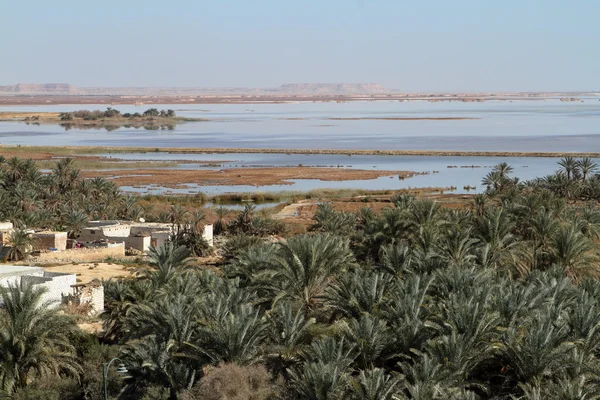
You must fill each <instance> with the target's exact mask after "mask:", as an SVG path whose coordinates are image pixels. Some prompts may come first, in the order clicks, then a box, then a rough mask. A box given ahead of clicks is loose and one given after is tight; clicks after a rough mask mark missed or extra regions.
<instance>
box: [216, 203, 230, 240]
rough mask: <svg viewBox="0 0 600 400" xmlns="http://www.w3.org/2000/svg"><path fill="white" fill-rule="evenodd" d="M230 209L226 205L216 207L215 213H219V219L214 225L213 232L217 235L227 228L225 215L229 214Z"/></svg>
mask: <svg viewBox="0 0 600 400" xmlns="http://www.w3.org/2000/svg"><path fill="white" fill-rule="evenodd" d="M229 212H230V210H229V209H228V208H225V207H217V208H216V209H215V213H216V214H217V221H216V222H215V225H214V227H213V228H214V231H213V233H214V234H215V235H220V234H221V233H223V232H225V231H226V230H227V221H225V217H226V216H227V214H229Z"/></svg>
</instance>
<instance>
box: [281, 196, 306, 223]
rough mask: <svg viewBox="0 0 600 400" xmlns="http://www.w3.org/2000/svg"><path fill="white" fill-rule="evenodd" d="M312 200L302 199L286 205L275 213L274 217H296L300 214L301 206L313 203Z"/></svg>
mask: <svg viewBox="0 0 600 400" xmlns="http://www.w3.org/2000/svg"><path fill="white" fill-rule="evenodd" d="M311 203H312V201H310V200H302V201H300V202H298V203H293V204H290V205H288V206H285V207H283V208H282V209H281V211H279V212H278V213H277V214H275V215H273V219H286V218H294V217H298V216H299V215H300V207H302V206H305V205H307V204H311Z"/></svg>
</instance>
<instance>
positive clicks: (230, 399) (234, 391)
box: [181, 364, 279, 400]
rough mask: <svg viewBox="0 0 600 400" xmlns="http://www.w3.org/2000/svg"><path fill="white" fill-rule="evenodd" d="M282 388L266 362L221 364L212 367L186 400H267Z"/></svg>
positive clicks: (186, 393)
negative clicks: (245, 364)
mask: <svg viewBox="0 0 600 400" xmlns="http://www.w3.org/2000/svg"><path fill="white" fill-rule="evenodd" d="M277 392H279V388H278V386H277V385H276V384H275V385H274V384H273V383H271V375H270V374H269V372H268V371H267V369H266V368H265V367H264V366H263V365H251V366H247V367H240V366H239V365H236V364H221V365H219V366H218V367H216V368H214V369H213V370H212V371H210V372H209V373H208V374H207V375H206V376H205V377H204V378H202V380H200V382H199V383H198V384H197V385H196V386H194V387H193V388H192V389H190V390H188V391H186V392H184V393H183V394H182V395H181V399H182V400H200V399H202V400H223V399H227V400H266V399H272V398H274V397H275V396H276V395H277Z"/></svg>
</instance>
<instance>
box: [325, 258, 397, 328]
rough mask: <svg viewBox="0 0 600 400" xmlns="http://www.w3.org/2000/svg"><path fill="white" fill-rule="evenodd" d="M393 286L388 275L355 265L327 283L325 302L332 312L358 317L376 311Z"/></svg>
mask: <svg viewBox="0 0 600 400" xmlns="http://www.w3.org/2000/svg"><path fill="white" fill-rule="evenodd" d="M395 289H396V286H395V282H394V280H393V277H392V276H391V275H389V274H384V273H373V272H370V271H365V270H362V269H357V270H356V271H353V272H346V273H344V274H343V275H341V276H340V277H339V278H338V279H336V280H335V282H333V283H332V284H331V285H330V286H329V287H327V289H326V291H325V296H324V302H325V305H326V306H327V307H328V308H329V309H330V310H331V311H332V312H333V314H334V315H336V314H341V315H343V316H345V317H352V318H359V317H360V316H361V315H362V314H363V313H371V314H378V313H379V312H380V311H381V309H382V308H384V306H385V304H386V301H387V299H388V294H389V293H390V291H393V290H395Z"/></svg>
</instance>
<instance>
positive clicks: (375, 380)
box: [348, 368, 400, 400]
mask: <svg viewBox="0 0 600 400" xmlns="http://www.w3.org/2000/svg"><path fill="white" fill-rule="evenodd" d="M349 386H350V393H348V395H349V398H350V399H352V400H392V399H393V395H394V394H395V393H397V391H398V390H399V386H400V378H399V377H397V376H393V375H390V374H386V373H385V370H383V369H381V368H373V369H368V370H361V371H360V373H359V374H358V376H357V377H355V378H353V379H352V380H351V381H350V384H349Z"/></svg>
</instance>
